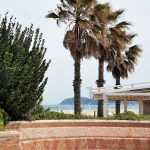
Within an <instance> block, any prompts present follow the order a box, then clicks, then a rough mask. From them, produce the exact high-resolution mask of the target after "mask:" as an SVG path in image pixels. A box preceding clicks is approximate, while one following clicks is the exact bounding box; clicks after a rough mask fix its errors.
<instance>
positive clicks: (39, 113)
mask: <svg viewBox="0 0 150 150" xmlns="http://www.w3.org/2000/svg"><path fill="white" fill-rule="evenodd" d="M27 119H28V120H52V119H54V120H55V119H94V117H91V116H86V115H79V114H77V115H73V114H65V113H63V112H61V113H59V112H53V111H50V108H48V109H44V108H43V106H40V105H37V106H36V107H34V108H33V109H32V110H31V111H30V112H28V114H27Z"/></svg>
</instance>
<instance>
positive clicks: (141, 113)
mask: <svg viewBox="0 0 150 150" xmlns="http://www.w3.org/2000/svg"><path fill="white" fill-rule="evenodd" d="M139 114H140V115H143V101H139Z"/></svg>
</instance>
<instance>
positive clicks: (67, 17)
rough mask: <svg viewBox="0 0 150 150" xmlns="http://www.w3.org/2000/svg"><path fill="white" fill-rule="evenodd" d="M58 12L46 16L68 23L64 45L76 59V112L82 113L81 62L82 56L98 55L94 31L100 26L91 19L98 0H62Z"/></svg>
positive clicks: (74, 83) (51, 12) (58, 21)
mask: <svg viewBox="0 0 150 150" xmlns="http://www.w3.org/2000/svg"><path fill="white" fill-rule="evenodd" d="M60 1H61V4H60V5H58V6H57V10H56V12H53V11H50V12H49V14H48V15H47V16H46V17H47V18H53V19H55V20H56V22H57V24H58V25H59V24H60V23H66V24H68V26H67V29H66V30H67V31H66V33H65V37H64V41H63V44H64V47H65V48H66V49H69V51H70V53H71V56H72V57H73V59H74V81H73V87H74V113H75V114H80V113H81V106H80V86H81V79H80V78H81V77H80V76H81V75H80V63H81V59H82V58H84V57H85V58H89V57H91V56H93V55H95V56H96V55H98V54H99V53H98V50H97V49H98V47H99V45H98V41H97V38H96V36H95V34H94V31H97V32H99V31H98V26H96V25H95V23H94V24H93V21H91V20H90V17H91V15H92V14H93V8H94V6H95V5H96V3H97V2H96V0H80V1H79V0H60Z"/></svg>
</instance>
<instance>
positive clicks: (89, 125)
mask: <svg viewBox="0 0 150 150" xmlns="http://www.w3.org/2000/svg"><path fill="white" fill-rule="evenodd" d="M7 130H13V131H11V132H10V131H6V132H0V150H9V149H10V147H12V148H11V150H18V149H19V150H86V149H107V150H108V149H115V150H116V149H130V150H131V149H136V150H137V149H139V150H150V122H149V121H98V120H65V121H62V120H60V121H57V120H55V121H54V120H52V121H34V122H11V123H10V124H8V126H7ZM10 133H11V134H10ZM3 141H6V142H5V144H4V143H3Z"/></svg>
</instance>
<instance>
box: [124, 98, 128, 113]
mask: <svg viewBox="0 0 150 150" xmlns="http://www.w3.org/2000/svg"><path fill="white" fill-rule="evenodd" d="M127 107H128V101H127V99H124V113H125V112H127Z"/></svg>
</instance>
